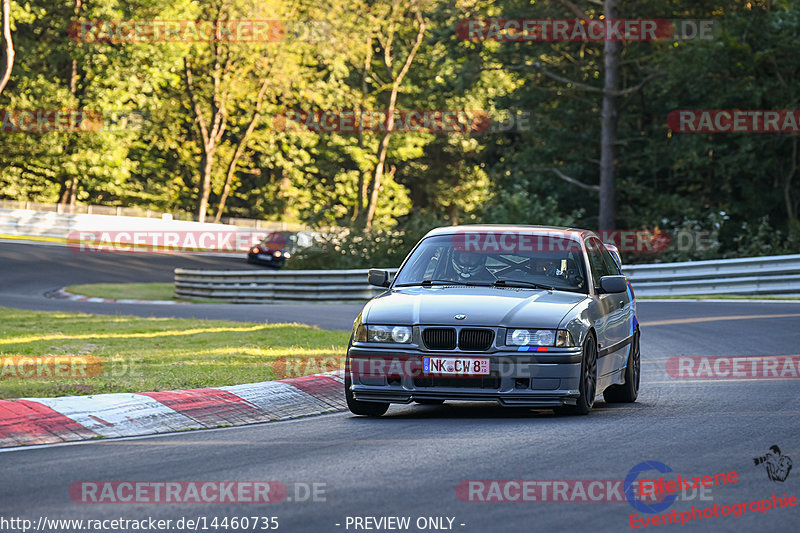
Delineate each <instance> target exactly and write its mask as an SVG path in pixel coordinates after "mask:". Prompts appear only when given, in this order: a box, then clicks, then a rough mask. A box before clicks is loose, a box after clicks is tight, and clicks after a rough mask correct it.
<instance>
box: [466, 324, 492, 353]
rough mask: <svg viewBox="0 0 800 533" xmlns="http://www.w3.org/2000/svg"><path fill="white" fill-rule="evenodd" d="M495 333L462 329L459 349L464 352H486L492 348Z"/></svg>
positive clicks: (485, 330)
mask: <svg viewBox="0 0 800 533" xmlns="http://www.w3.org/2000/svg"><path fill="white" fill-rule="evenodd" d="M492 341H494V331H492V330H491V329H462V330H461V332H460V333H459V334H458V347H459V348H461V349H462V350H471V351H476V350H477V351H486V350H488V349H489V348H490V347H491V346H492Z"/></svg>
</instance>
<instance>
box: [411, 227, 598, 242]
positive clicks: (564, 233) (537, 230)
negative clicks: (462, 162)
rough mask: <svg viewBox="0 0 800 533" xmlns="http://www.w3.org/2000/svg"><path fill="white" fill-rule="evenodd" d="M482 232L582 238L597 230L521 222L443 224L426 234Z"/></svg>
mask: <svg viewBox="0 0 800 533" xmlns="http://www.w3.org/2000/svg"><path fill="white" fill-rule="evenodd" d="M469 232H481V233H505V232H514V233H526V234H530V235H549V236H558V237H564V238H573V239H574V238H578V239H581V238H583V237H585V236H586V235H596V234H595V232H593V231H591V230H587V229H579V228H565V227H561V226H527V225H521V224H466V225H463V226H443V227H440V228H434V229H432V230H431V231H429V232H428V233H427V234H426V235H425V236H426V237H432V236H434V235H455V234H458V233H469Z"/></svg>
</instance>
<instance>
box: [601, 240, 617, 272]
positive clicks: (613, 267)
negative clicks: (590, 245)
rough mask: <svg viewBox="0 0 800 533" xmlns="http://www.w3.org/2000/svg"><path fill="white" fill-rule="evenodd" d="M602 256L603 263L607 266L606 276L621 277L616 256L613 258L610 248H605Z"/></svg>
mask: <svg viewBox="0 0 800 533" xmlns="http://www.w3.org/2000/svg"><path fill="white" fill-rule="evenodd" d="M601 255H602V256H603V261H604V262H605V264H606V272H607V274H606V276H619V275H620V271H619V267H618V266H617V262H616V261H615V260H614V256H612V255H611V252H609V251H608V248H606V247H605V246H603V252H602V254H601Z"/></svg>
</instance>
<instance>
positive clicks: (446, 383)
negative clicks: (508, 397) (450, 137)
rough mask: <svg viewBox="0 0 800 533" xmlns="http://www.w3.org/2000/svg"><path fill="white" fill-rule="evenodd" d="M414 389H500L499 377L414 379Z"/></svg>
mask: <svg viewBox="0 0 800 533" xmlns="http://www.w3.org/2000/svg"><path fill="white" fill-rule="evenodd" d="M414 387H417V388H421V389H424V388H428V387H450V388H454V389H493V390H497V389H499V388H500V376H486V377H482V378H443V377H417V378H414Z"/></svg>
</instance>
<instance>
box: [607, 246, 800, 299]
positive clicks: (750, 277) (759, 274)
mask: <svg viewBox="0 0 800 533" xmlns="http://www.w3.org/2000/svg"><path fill="white" fill-rule="evenodd" d="M623 271H624V273H625V275H626V276H628V279H629V280H630V281H631V285H633V289H634V291H635V292H636V295H637V296H670V295H693V294H785V293H800V255H773V256H768V257H746V258H740V259H722V260H714V261H692V262H688V263H661V264H653V265H630V266H624V267H623Z"/></svg>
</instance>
